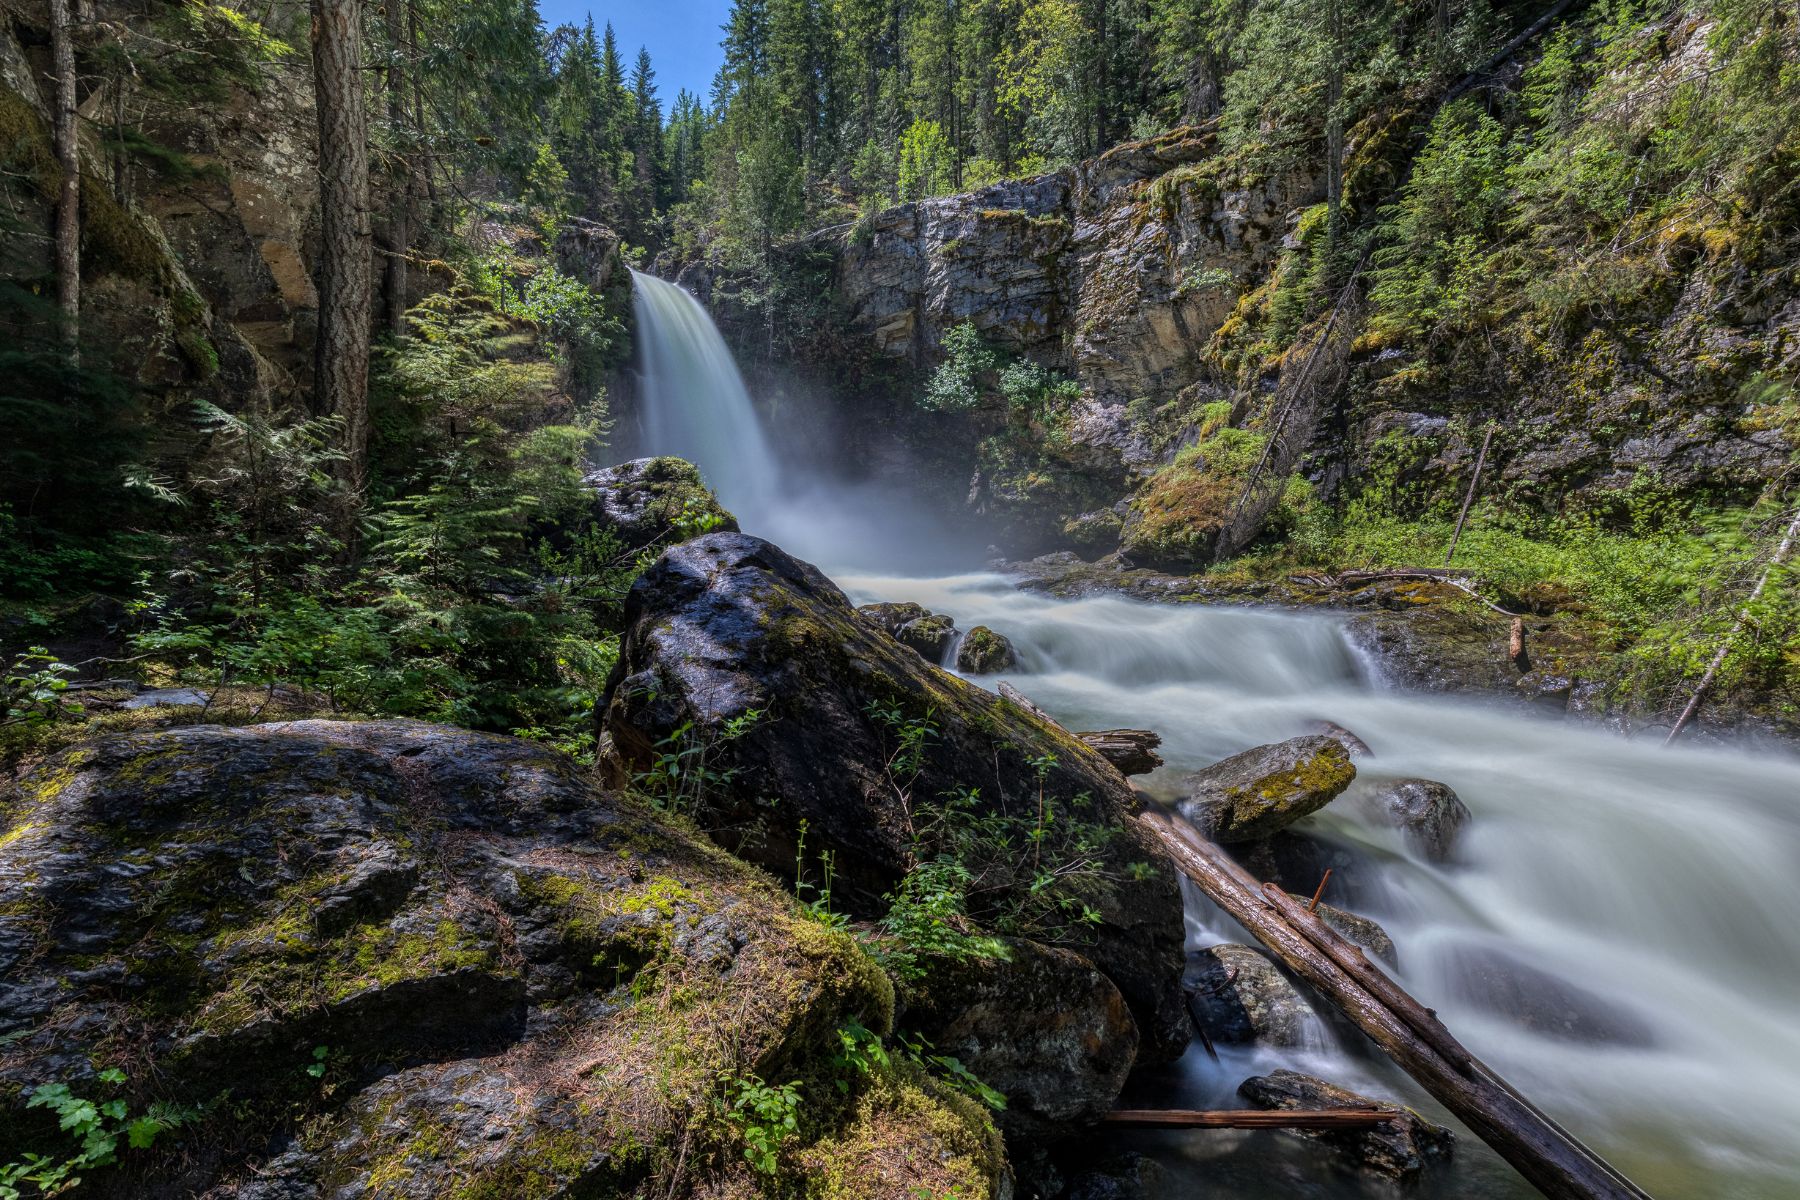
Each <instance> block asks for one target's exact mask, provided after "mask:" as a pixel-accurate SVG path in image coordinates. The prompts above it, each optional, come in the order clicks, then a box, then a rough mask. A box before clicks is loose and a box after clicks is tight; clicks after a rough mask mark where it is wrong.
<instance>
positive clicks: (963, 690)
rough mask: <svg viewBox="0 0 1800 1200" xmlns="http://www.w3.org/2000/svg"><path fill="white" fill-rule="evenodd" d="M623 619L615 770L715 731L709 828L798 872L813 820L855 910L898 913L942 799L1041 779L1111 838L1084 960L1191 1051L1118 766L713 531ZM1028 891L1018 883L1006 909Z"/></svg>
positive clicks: (748, 540)
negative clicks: (914, 735)
mask: <svg viewBox="0 0 1800 1200" xmlns="http://www.w3.org/2000/svg"><path fill="white" fill-rule="evenodd" d="M625 624H626V629H625V635H624V638H623V640H622V644H621V647H620V654H619V662H618V666H617V667H616V668H615V670H614V674H613V677H612V679H611V680H610V681H609V684H608V687H607V694H606V698H605V701H604V703H603V704H602V705H601V706H600V710H599V711H600V713H601V715H602V721H603V726H604V729H605V730H606V731H607V732H609V733H610V734H611V736H612V739H613V755H612V757H611V759H610V760H609V762H608V763H607V764H606V767H607V769H608V770H609V771H611V772H613V773H614V775H615V777H629V776H631V775H632V774H634V773H639V772H644V771H648V770H649V769H650V768H651V767H652V766H653V765H654V764H655V762H656V761H657V758H658V756H659V755H661V754H663V753H665V752H666V751H667V747H668V744H669V742H670V739H674V738H677V737H687V738H694V739H701V740H702V741H704V742H705V744H708V745H709V746H710V749H709V751H708V758H707V765H708V769H709V772H710V773H711V777H712V783H711V784H710V786H708V787H707V788H705V789H704V790H703V791H702V794H701V795H699V796H698V797H696V798H693V801H692V809H693V812H692V815H693V817H694V819H695V820H697V821H698V822H699V823H700V824H701V825H702V826H703V827H705V828H707V829H709V830H711V831H713V836H714V837H715V838H716V839H717V840H719V841H720V842H721V843H723V844H725V845H727V846H729V847H731V848H733V849H735V850H737V851H738V852H739V853H740V854H742V855H744V856H745V857H747V858H749V859H751V860H752V861H753V862H756V863H758V864H760V865H762V866H765V867H767V868H769V869H770V870H773V871H777V872H786V873H792V872H793V871H794V867H795V855H796V846H797V842H798V839H799V836H800V828H801V823H802V822H805V823H806V824H807V830H808V833H807V847H808V852H809V854H817V853H819V852H820V851H824V850H829V851H831V852H832V853H833V854H834V856H835V858H834V861H835V868H836V871H837V890H836V892H835V893H834V900H836V901H838V902H840V903H842V904H844V905H847V906H848V907H849V909H850V911H852V912H853V913H855V914H856V915H859V916H867V917H878V916H880V915H882V914H883V913H885V912H886V905H885V903H884V902H883V900H882V897H883V895H884V894H886V893H888V892H890V891H891V890H892V889H893V887H894V885H895V884H896V882H897V881H898V880H899V878H900V877H901V875H902V874H903V873H904V872H905V871H906V870H907V869H908V867H909V866H910V864H911V863H912V861H913V857H914V853H915V842H914V838H913V830H914V829H915V828H916V825H915V821H914V817H915V813H917V812H919V811H920V810H921V808H922V807H923V806H927V805H931V804H934V803H936V802H937V798H939V797H943V796H946V795H953V794H960V793H964V792H966V790H967V789H970V788H975V789H979V790H978V791H977V792H976V794H975V803H976V808H975V810H974V811H975V812H976V813H978V814H982V813H985V814H996V813H1011V814H1014V815H1015V816H1016V815H1017V814H1023V813H1027V812H1035V811H1036V806H1037V803H1038V795H1039V788H1040V786H1041V787H1042V788H1043V792H1044V795H1046V796H1047V797H1049V798H1050V800H1051V801H1052V802H1054V803H1055V804H1056V805H1057V807H1058V808H1059V809H1060V810H1061V811H1062V813H1063V815H1064V819H1065V821H1068V820H1070V819H1073V818H1079V819H1080V820H1081V821H1084V822H1090V823H1092V824H1093V825H1095V826H1098V827H1099V828H1101V829H1104V830H1106V831H1108V832H1107V833H1106V835H1105V840H1104V844H1103V845H1102V847H1101V848H1100V849H1099V850H1098V851H1097V853H1096V858H1097V860H1098V862H1099V864H1100V865H1101V866H1102V868H1103V870H1104V873H1105V875H1106V877H1107V882H1106V883H1105V884H1104V886H1100V887H1098V888H1096V889H1095V890H1094V892H1093V894H1092V896H1091V898H1090V899H1089V901H1088V902H1089V903H1091V904H1092V905H1093V907H1094V908H1095V910H1096V911H1097V912H1098V913H1099V914H1100V917H1101V920H1100V923H1099V924H1097V925H1095V926H1093V927H1091V930H1090V931H1089V932H1088V933H1087V935H1086V936H1085V937H1083V938H1082V939H1081V940H1080V944H1079V945H1077V947H1076V948H1077V949H1079V950H1080V951H1081V953H1082V954H1084V955H1086V956H1087V957H1088V958H1090V959H1091V960H1092V961H1093V962H1094V963H1095V965H1097V966H1098V967H1099V968H1100V969H1101V970H1102V971H1104V972H1105V973H1106V974H1107V976H1108V977H1109V978H1111V979H1112V980H1113V982H1114V983H1116V984H1117V985H1118V987H1119V990H1120V991H1121V992H1122V993H1123V994H1124V996H1125V999H1126V1001H1127V1003H1128V1004H1130V1005H1131V1009H1132V1014H1133V1016H1134V1018H1135V1019H1136V1020H1137V1022H1138V1029H1139V1033H1140V1035H1141V1043H1140V1044H1141V1045H1142V1046H1143V1048H1144V1050H1145V1052H1146V1054H1147V1055H1148V1056H1150V1057H1153V1058H1154V1057H1161V1056H1164V1055H1168V1054H1173V1053H1177V1052H1179V1050H1180V1049H1181V1047H1182V1045H1183V1043H1184V1042H1185V1041H1186V1038H1187V1030H1188V1022H1187V1019H1186V1016H1185V1014H1184V1013H1183V1012H1182V1002H1181V992H1180V975H1181V945H1182V940H1183V920H1182V912H1181V897H1180V892H1179V889H1178V888H1177V886H1176V883H1175V879H1174V876H1173V875H1172V873H1171V872H1170V869H1169V868H1168V866H1167V865H1166V860H1165V858H1164V856H1163V854H1162V853H1161V851H1160V850H1159V849H1158V848H1157V846H1156V845H1155V844H1153V842H1152V840H1151V838H1150V835H1149V834H1147V833H1145V832H1143V831H1142V830H1141V829H1140V828H1139V827H1138V826H1137V824H1136V822H1135V821H1134V820H1132V819H1131V818H1132V814H1133V813H1134V812H1135V811H1136V810H1137V806H1138V801H1137V798H1136V797H1135V796H1134V794H1133V793H1132V791H1131V786H1130V784H1128V783H1127V782H1126V781H1125V779H1124V778H1123V777H1122V776H1121V775H1119V773H1118V772H1117V771H1116V770H1114V769H1113V767H1112V765H1111V764H1109V763H1108V762H1107V761H1106V760H1105V759H1104V758H1102V757H1100V755H1098V754H1097V753H1095V752H1094V751H1093V750H1091V749H1090V748H1088V747H1087V746H1086V745H1084V744H1083V743H1082V742H1081V741H1080V740H1078V739H1077V738H1075V737H1074V736H1073V735H1072V734H1070V733H1068V732H1067V731H1066V730H1063V729H1061V728H1059V727H1057V726H1056V725H1055V724H1054V723H1049V722H1045V721H1043V720H1041V719H1039V718H1037V717H1035V716H1033V715H1032V714H1031V713H1030V712H1028V711H1026V710H1025V709H1023V708H1021V707H1020V706H1017V705H1014V704H1010V703H1008V702H1007V701H1005V700H1003V699H1001V698H1000V697H998V696H996V695H994V694H993V693H991V692H988V691H985V690H983V689H981V688H978V687H976V686H974V685H973V684H970V683H968V682H966V681H964V680H962V679H959V678H957V677H956V676H954V675H950V674H948V673H946V672H944V671H941V670H939V669H937V668H935V667H931V666H928V665H926V664H925V663H923V662H921V661H920V659H919V657H918V656H917V655H916V654H913V653H912V652H910V651H908V650H907V649H906V648H904V647H902V646H901V645H899V644H898V643H897V642H895V641H894V640H893V639H892V638H890V637H888V636H887V635H886V634H884V633H882V632H881V631H880V630H879V629H878V628H876V627H875V625H874V623H873V622H871V621H868V620H866V619H862V618H859V617H858V616H857V614H856V610H855V609H854V608H852V607H851V605H850V602H849V601H848V600H847V599H846V598H845V597H844V594H843V593H842V592H841V591H839V590H838V589H837V587H836V586H835V585H833V584H832V583H831V581H830V580H828V579H826V578H825V577H824V576H823V575H821V574H820V573H819V572H818V571H817V570H816V569H814V568H813V567H811V566H809V565H807V564H806V563H803V562H800V561H798V560H797V559H795V558H793V557H792V556H790V555H788V554H786V553H785V552H783V551H782V550H781V549H780V548H779V547H777V546H774V545H771V544H770V543H768V542H765V541H763V540H761V539H760V538H754V537H749V536H747V535H743V534H712V535H710V536H707V537H703V538H697V539H695V540H693V541H691V542H687V543H685V544H683V545H680V546H677V547H675V548H674V549H672V550H670V551H668V552H667V553H666V554H664V555H663V557H662V558H661V559H660V560H658V561H657V562H656V563H655V564H654V565H653V566H651V567H650V568H649V569H648V570H647V571H645V572H644V574H643V576H642V577H641V578H639V580H638V581H637V583H636V584H635V585H634V586H633V587H632V589H631V593H630V595H629V597H628V598H627V600H626V605H625ZM752 714H754V716H753V715H752ZM908 729H911V730H915V731H919V732H922V733H924V734H925V735H926V736H925V737H924V739H923V741H922V743H921V748H922V753H921V755H920V756H919V760H918V764H917V766H918V771H917V774H916V776H915V775H912V774H911V773H910V772H909V773H908V777H907V779H906V780H905V781H904V786H902V787H898V788H897V787H896V780H895V779H894V778H893V777H891V776H890V774H889V764H890V763H891V762H892V761H893V758H894V755H895V752H896V750H897V749H898V746H899V739H900V738H901V737H902V736H903V735H905V734H906V733H907V731H908ZM683 730H686V731H687V732H686V733H685V734H682V733H681V732H680V731H683ZM1046 759H1049V760H1054V761H1052V762H1050V764H1049V766H1048V767H1047V769H1045V770H1044V771H1043V773H1042V775H1041V776H1040V773H1039V769H1038V766H1036V765H1034V764H1041V763H1042V762H1044V761H1045V760H1046ZM1064 827H1065V828H1066V827H1067V825H1065V826H1064ZM1028 887H1029V881H1028V880H1027V879H1026V878H1025V877H1024V875H1023V873H1022V872H1021V873H1020V875H1019V876H1018V878H1017V879H1016V880H1015V881H1014V882H1013V883H1012V884H1010V885H1007V886H1006V887H997V888H996V891H995V892H993V893H991V897H992V899H993V900H994V902H996V903H1003V902H1006V899H1007V897H1008V896H1016V895H1019V894H1021V892H1022V891H1023V889H1027V888H1028Z"/></svg>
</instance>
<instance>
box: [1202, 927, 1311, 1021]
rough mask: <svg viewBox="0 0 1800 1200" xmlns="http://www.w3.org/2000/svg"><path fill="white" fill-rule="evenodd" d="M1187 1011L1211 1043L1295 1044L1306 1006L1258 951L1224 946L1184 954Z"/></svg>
mask: <svg viewBox="0 0 1800 1200" xmlns="http://www.w3.org/2000/svg"><path fill="white" fill-rule="evenodd" d="M1182 982H1183V984H1184V986H1186V988H1187V989H1188V1011H1189V1012H1190V1013H1191V1014H1192V1015H1193V1018H1194V1024H1195V1025H1197V1026H1198V1027H1199V1028H1200V1030H1201V1032H1203V1033H1204V1034H1206V1036H1207V1038H1208V1040H1210V1041H1212V1042H1215V1043H1223V1044H1228V1045H1237V1044H1239V1043H1243V1042H1259V1043H1261V1044H1263V1045H1266V1046H1298V1045H1300V1044H1301V1043H1302V1042H1303V1041H1304V1040H1305V1038H1306V1027H1307V1025H1308V1024H1309V1023H1311V1022H1312V1021H1314V1020H1316V1017H1315V1015H1314V1013H1313V1008H1312V1005H1311V1004H1309V1003H1307V1001H1306V997H1304V996H1302V995H1301V994H1300V990H1299V989H1298V988H1296V987H1295V986H1294V985H1293V984H1292V983H1289V982H1288V978H1287V976H1285V975H1283V974H1282V973H1281V971H1280V970H1279V969H1278V968H1277V967H1276V966H1275V964H1274V963H1272V962H1270V961H1269V959H1268V957H1267V956H1265V955H1264V954H1262V953H1261V952H1260V951H1257V950H1252V949H1251V948H1250V947H1248V946H1239V945H1235V944H1233V943H1230V942H1227V943H1225V944H1224V945H1220V946H1214V947H1212V948H1211V949H1208V950H1197V951H1195V952H1194V953H1192V954H1190V955H1188V968H1187V974H1186V975H1185V976H1184V977H1183V980H1182Z"/></svg>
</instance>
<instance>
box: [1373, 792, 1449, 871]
mask: <svg viewBox="0 0 1800 1200" xmlns="http://www.w3.org/2000/svg"><path fill="white" fill-rule="evenodd" d="M1374 807H1375V810H1376V812H1377V813H1378V814H1380V815H1381V817H1382V818H1383V819H1384V820H1386V821H1387V822H1388V823H1390V824H1392V825H1394V826H1396V827H1397V828H1399V829H1402V830H1404V831H1405V832H1406V836H1407V840H1408V841H1410V842H1411V843H1412V844H1413V845H1414V846H1416V847H1417V848H1418V849H1419V851H1420V853H1422V854H1424V855H1425V856H1426V857H1427V858H1430V859H1432V860H1433V861H1436V862H1447V861H1449V859H1450V858H1451V856H1452V855H1453V854H1455V852H1456V843H1457V840H1458V839H1459V838H1460V837H1461V836H1462V831H1463V826H1465V825H1467V824H1468V823H1469V808H1468V806H1467V805H1466V804H1464V803H1463V802H1462V798H1461V797H1460V796H1458V795H1457V794H1456V793H1455V792H1454V791H1452V790H1451V789H1450V788H1449V787H1448V786H1447V785H1445V784H1442V783H1438V782H1436V781H1435V780H1431V779H1400V780H1396V781H1395V782H1393V783H1390V784H1388V785H1387V786H1386V787H1384V788H1382V789H1381V791H1380V792H1379V793H1377V794H1376V796H1375V799H1374Z"/></svg>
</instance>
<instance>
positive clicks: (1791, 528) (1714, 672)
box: [1663, 509, 1800, 746]
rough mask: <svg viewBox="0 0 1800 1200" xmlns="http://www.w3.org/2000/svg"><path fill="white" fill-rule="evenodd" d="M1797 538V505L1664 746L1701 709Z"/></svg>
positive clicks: (1799, 514)
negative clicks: (1766, 563) (1765, 566)
mask: <svg viewBox="0 0 1800 1200" xmlns="http://www.w3.org/2000/svg"><path fill="white" fill-rule="evenodd" d="M1797 538H1800V509H1795V510H1794V519H1793V520H1792V521H1790V522H1788V527H1787V533H1786V534H1784V535H1783V536H1782V539H1781V545H1779V546H1777V547H1775V556H1774V557H1773V558H1771V559H1770V560H1769V565H1768V567H1767V568H1766V569H1765V570H1764V571H1763V573H1762V578H1760V579H1758V580H1757V581H1756V586H1755V587H1754V588H1752V589H1751V591H1750V595H1749V597H1748V598H1747V599H1746V600H1745V601H1744V606H1743V607H1742V608H1741V609H1739V610H1738V618H1737V620H1736V621H1734V622H1733V623H1732V626H1731V629H1730V631H1729V632H1727V633H1726V634H1725V637H1724V640H1722V641H1721V642H1720V643H1719V648H1718V650H1717V651H1715V652H1714V654H1713V657H1712V661H1711V662H1709V663H1707V664H1706V674H1704V675H1702V676H1701V677H1700V682H1699V683H1697V684H1695V685H1694V694H1693V695H1692V696H1689V697H1688V702H1687V707H1686V708H1683V709H1682V710H1681V716H1680V717H1679V718H1677V719H1676V721H1675V726H1674V728H1672V729H1670V730H1669V736H1668V737H1666V738H1664V739H1663V745H1665V746H1667V745H1669V744H1670V743H1672V742H1673V741H1674V740H1675V739H1676V738H1678V737H1680V736H1681V731H1682V730H1684V729H1686V728H1687V727H1688V722H1690V721H1692V720H1693V719H1694V714H1695V713H1697V712H1699V711H1700V702H1701V701H1702V700H1704V699H1706V693H1708V692H1710V691H1712V685H1713V680H1715V679H1717V678H1718V676H1719V668H1720V667H1723V666H1724V665H1725V660H1726V659H1727V658H1729V657H1730V656H1731V648H1732V646H1734V645H1736V644H1737V639H1738V634H1740V633H1742V632H1744V627H1745V626H1746V625H1748V624H1750V610H1751V609H1752V608H1753V607H1754V606H1755V605H1756V601H1757V600H1758V598H1760V597H1761V596H1762V594H1763V589H1764V588H1766V587H1768V586H1769V577H1770V576H1771V575H1773V574H1775V572H1776V571H1777V570H1778V569H1780V567H1781V564H1782V563H1784V562H1786V561H1787V560H1788V555H1790V554H1792V553H1793V552H1794V541H1795V539H1797Z"/></svg>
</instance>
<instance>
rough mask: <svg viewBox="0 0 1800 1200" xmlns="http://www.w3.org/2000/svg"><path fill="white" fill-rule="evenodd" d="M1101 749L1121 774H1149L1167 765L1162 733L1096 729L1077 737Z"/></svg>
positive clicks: (1138, 730) (1145, 730)
mask: <svg viewBox="0 0 1800 1200" xmlns="http://www.w3.org/2000/svg"><path fill="white" fill-rule="evenodd" d="M1075 736H1076V737H1078V738H1080V739H1081V740H1082V741H1084V742H1086V743H1087V744H1088V745H1090V746H1092V747H1093V748H1094V749H1095V750H1098V751H1099V752H1100V754H1101V756H1102V757H1103V758H1105V759H1106V761H1107V762H1109V763H1111V764H1112V765H1113V766H1115V767H1117V768H1118V769H1119V774H1121V775H1148V774H1149V773H1150V772H1152V771H1154V770H1156V769H1157V768H1158V767H1160V766H1162V765H1163V757H1162V755H1160V754H1158V753H1157V752H1156V748H1157V747H1158V746H1160V745H1162V734H1160V733H1156V732H1154V731H1153V730H1149V729H1096V730H1092V731H1090V732H1087V733H1078V734H1076V735H1075Z"/></svg>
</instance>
